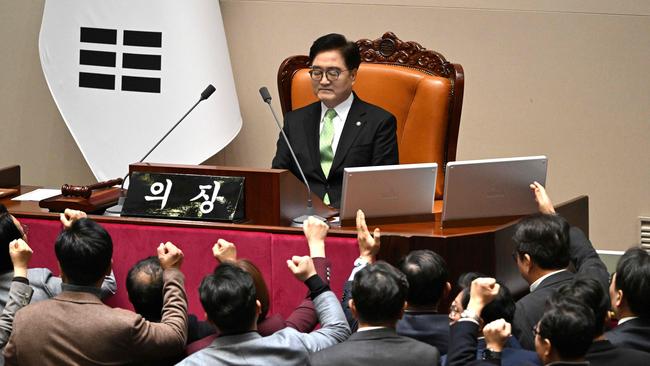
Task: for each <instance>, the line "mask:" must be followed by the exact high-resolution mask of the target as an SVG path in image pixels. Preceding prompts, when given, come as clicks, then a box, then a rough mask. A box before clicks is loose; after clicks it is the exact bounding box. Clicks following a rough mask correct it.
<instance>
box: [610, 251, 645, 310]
mask: <svg viewBox="0 0 650 366" xmlns="http://www.w3.org/2000/svg"><path fill="white" fill-rule="evenodd" d="M614 287H615V288H616V289H617V290H622V291H623V296H624V298H625V299H627V304H628V306H629V307H630V310H631V311H632V312H633V313H634V315H636V316H640V317H643V318H650V255H649V254H648V253H647V252H646V251H645V250H643V249H641V248H630V249H628V250H627V251H626V252H625V254H623V256H622V257H621V259H619V261H618V264H617V265H616V281H615V283H614Z"/></svg>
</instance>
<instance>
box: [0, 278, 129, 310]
mask: <svg viewBox="0 0 650 366" xmlns="http://www.w3.org/2000/svg"><path fill="white" fill-rule="evenodd" d="M13 279H14V272H13V271H9V272H5V273H3V274H0V308H4V306H5V304H6V303H7V301H9V288H10V287H11V284H12V282H13ZM27 279H28V280H29V285H30V286H31V287H32V289H34V294H33V295H32V300H31V302H32V303H34V302H38V301H43V300H47V299H51V298H53V297H54V296H56V295H58V294H60V293H61V277H57V276H54V275H53V274H52V272H51V271H50V270H49V269H47V268H30V269H29V270H27ZM116 291H117V284H116V283H115V276H114V275H113V272H111V274H110V276H106V277H105V278H104V283H102V298H105V297H107V296H110V295H113V294H115V292H116Z"/></svg>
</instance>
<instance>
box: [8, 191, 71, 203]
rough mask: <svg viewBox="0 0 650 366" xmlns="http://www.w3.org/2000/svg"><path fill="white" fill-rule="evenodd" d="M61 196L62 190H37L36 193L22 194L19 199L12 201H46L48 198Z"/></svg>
mask: <svg viewBox="0 0 650 366" xmlns="http://www.w3.org/2000/svg"><path fill="white" fill-rule="evenodd" d="M60 194H61V190H60V189H45V188H41V189H37V190H35V191H31V192H28V193H25V194H21V195H20V196H18V197H14V198H12V199H11V200H12V201H40V200H44V199H46V198H50V197H54V196H58V195H60Z"/></svg>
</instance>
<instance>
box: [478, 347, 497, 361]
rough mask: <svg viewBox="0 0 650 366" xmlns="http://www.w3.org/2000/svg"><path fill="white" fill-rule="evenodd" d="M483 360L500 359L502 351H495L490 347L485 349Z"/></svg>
mask: <svg viewBox="0 0 650 366" xmlns="http://www.w3.org/2000/svg"><path fill="white" fill-rule="evenodd" d="M481 359H482V360H486V361H491V360H500V359H501V352H496V351H493V350H491V349H489V348H486V349H484V350H483V357H482V358H481Z"/></svg>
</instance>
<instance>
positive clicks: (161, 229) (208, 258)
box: [20, 218, 359, 319]
mask: <svg viewBox="0 0 650 366" xmlns="http://www.w3.org/2000/svg"><path fill="white" fill-rule="evenodd" d="M20 222H21V223H23V224H26V225H28V226H29V234H28V238H27V239H28V242H29V245H30V246H31V247H32V249H33V250H34V255H33V256H32V261H31V263H30V267H32V268H35V267H46V268H49V269H50V270H52V272H53V273H57V274H58V273H59V269H58V265H57V261H56V256H55V254H54V242H55V240H56V237H57V235H58V234H59V232H60V231H61V229H62V226H61V224H60V223H59V222H58V221H54V220H43V219H29V218H21V219H20ZM101 225H102V226H103V227H104V228H105V229H106V230H107V231H108V232H109V233H110V234H111V237H112V238H113V271H114V273H115V279H116V281H117V286H118V290H117V294H116V295H115V296H112V297H111V298H109V299H107V300H106V303H107V304H108V305H110V306H114V307H120V308H125V309H131V310H133V307H132V306H131V303H130V302H129V299H128V296H127V293H126V274H127V272H128V270H129V268H131V267H132V266H133V265H134V264H135V263H136V262H137V261H139V260H140V259H142V258H145V257H148V256H151V255H155V254H156V248H157V246H158V245H159V244H160V243H161V242H167V241H170V242H172V243H174V244H175V245H177V246H178V247H179V248H181V250H183V253H184V254H185V259H184V261H183V266H182V268H181V270H182V271H183V273H184V274H185V290H186V291H187V297H188V302H189V312H190V313H192V314H196V315H197V316H198V317H199V318H200V319H204V318H205V314H204V311H203V308H202V307H201V302H200V300H199V293H198V288H199V285H200V283H201V279H203V277H204V276H205V275H206V274H208V273H209V272H211V271H212V270H213V269H214V267H215V266H216V264H217V262H216V260H215V259H214V258H213V257H212V246H213V245H214V243H215V242H216V241H217V239H219V238H223V239H226V240H228V241H231V242H233V243H235V244H236V245H237V255H238V257H240V258H247V259H249V260H251V261H253V262H254V263H255V264H256V265H257V267H258V268H259V269H260V271H261V272H262V275H263V276H264V280H265V281H266V284H267V286H268V288H269V293H270V296H271V306H270V309H269V314H274V313H279V314H281V315H282V316H283V317H285V318H286V317H287V316H289V315H290V314H291V311H292V310H293V309H294V308H295V307H296V306H297V305H298V304H299V303H300V302H301V301H302V299H303V298H304V296H305V293H306V287H305V286H304V285H303V284H300V283H299V282H298V280H296V279H295V278H294V277H293V275H292V274H291V272H290V271H289V269H288V268H287V264H286V260H287V259H289V258H291V256H292V255H308V253H309V249H308V247H307V241H306V239H305V237H304V236H303V235H291V234H273V233H266V232H261V231H234V230H222V229H208V228H181V227H167V226H150V225H133V224H113V223H102V224H101ZM325 251H326V255H327V257H328V258H329V259H330V261H331V263H332V273H331V277H330V278H331V281H330V285H331V288H332V290H333V291H334V292H335V293H336V294H337V295H338V296H339V297H340V295H341V292H342V289H343V284H344V283H345V280H346V279H347V277H348V275H349V274H350V271H351V269H352V265H353V262H354V260H355V258H357V257H358V255H359V250H358V248H357V243H356V238H340V237H328V238H327V239H326V241H325Z"/></svg>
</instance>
